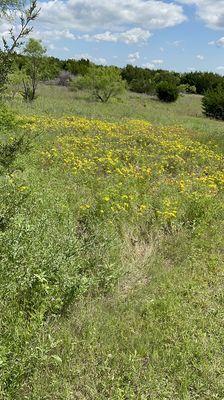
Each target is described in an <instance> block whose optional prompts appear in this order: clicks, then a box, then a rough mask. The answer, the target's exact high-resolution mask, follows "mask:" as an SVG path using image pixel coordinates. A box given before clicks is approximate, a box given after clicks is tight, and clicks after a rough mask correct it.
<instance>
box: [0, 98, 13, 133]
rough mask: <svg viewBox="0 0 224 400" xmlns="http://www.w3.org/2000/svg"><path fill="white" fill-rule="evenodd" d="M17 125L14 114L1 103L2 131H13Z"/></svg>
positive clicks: (0, 123)
mask: <svg viewBox="0 0 224 400" xmlns="http://www.w3.org/2000/svg"><path fill="white" fill-rule="evenodd" d="M15 125H16V120H15V116H14V114H13V113H12V112H11V111H10V110H9V109H8V108H7V107H6V106H5V105H4V104H3V103H1V102H0V131H2V130H5V129H12V128H14V127H15Z"/></svg>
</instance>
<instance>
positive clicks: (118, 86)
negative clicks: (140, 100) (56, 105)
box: [72, 67, 125, 103]
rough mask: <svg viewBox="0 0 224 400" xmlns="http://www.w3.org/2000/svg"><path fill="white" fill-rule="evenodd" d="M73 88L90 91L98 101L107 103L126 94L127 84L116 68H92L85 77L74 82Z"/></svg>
mask: <svg viewBox="0 0 224 400" xmlns="http://www.w3.org/2000/svg"><path fill="white" fill-rule="evenodd" d="M72 87H73V89H75V88H79V89H87V90H90V91H91V92H92V94H93V95H94V97H95V98H96V99H97V100H100V101H102V102H103V103H106V102H107V101H108V100H109V99H110V98H111V97H115V96H117V95H118V94H120V93H122V92H124V90H125V82H124V81H123V80H122V77H121V74H120V71H119V69H118V68H116V67H91V68H90V69H89V72H88V73H87V74H86V75H85V76H83V77H81V78H78V79H76V80H74V81H73V83H72Z"/></svg>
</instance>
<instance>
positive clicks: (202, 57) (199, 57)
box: [196, 54, 205, 61]
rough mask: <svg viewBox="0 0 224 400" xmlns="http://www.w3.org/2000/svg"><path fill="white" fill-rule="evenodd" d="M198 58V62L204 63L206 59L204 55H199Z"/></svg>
mask: <svg viewBox="0 0 224 400" xmlns="http://www.w3.org/2000/svg"><path fill="white" fill-rule="evenodd" d="M196 58H197V59H198V60H200V61H203V60H204V59H205V57H204V56H203V55H202V54H198V55H197V56H196Z"/></svg>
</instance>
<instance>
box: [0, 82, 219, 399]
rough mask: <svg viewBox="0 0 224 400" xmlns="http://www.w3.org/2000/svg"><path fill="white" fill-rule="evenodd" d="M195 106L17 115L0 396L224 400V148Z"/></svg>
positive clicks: (44, 95)
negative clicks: (20, 138) (19, 139)
mask: <svg viewBox="0 0 224 400" xmlns="http://www.w3.org/2000/svg"><path fill="white" fill-rule="evenodd" d="M200 100H201V98H200V96H196V95H185V96H182V97H180V98H179V100H178V102H177V103H175V104H169V105H167V104H163V103H160V102H159V101H157V100H156V99H154V98H151V97H147V96H144V95H137V94H133V93H127V94H126V95H125V96H123V97H120V98H119V99H116V100H111V101H110V102H108V103H107V104H100V103H96V102H93V101H91V99H89V97H88V96H87V95H86V94H85V92H78V93H76V94H74V93H72V92H70V91H68V90H67V89H65V88H58V87H49V86H48V87H47V86H42V87H41V91H40V96H39V97H38V99H37V100H36V101H35V102H34V103H31V104H30V103H26V104H25V103H24V102H23V101H22V100H21V99H20V98H19V99H15V100H14V101H13V102H12V103H11V107H12V109H13V111H14V112H16V113H17V116H16V120H15V123H14V124H15V125H14V126H13V127H11V129H10V131H7V132H5V138H6V139H7V140H9V143H11V144H12V145H11V147H10V146H8V147H7V149H10V150H9V151H8V150H7V151H8V152H6V151H5V152H4V154H3V152H1V157H2V158H1V160H3V158H4V157H5V158H4V163H3V162H2V165H3V166H2V171H3V169H4V174H2V178H1V188H0V194H1V208H2V209H1V211H2V213H3V216H4V219H3V220H1V225H0V227H1V230H0V240H1V245H0V249H1V250H0V256H1V279H0V288H1V290H0V292H1V297H0V307H1V315H2V320H1V324H2V325H1V341H2V343H1V347H0V349H1V350H0V363H1V364H0V365H1V367H2V377H1V386H0V398H1V399H2V400H3V399H4V400H17V399H18V400H21V399H29V400H39V399H41V400H74V399H77V400H106V399H110V400H126V399H128V400H131V399H133V400H136V399H139V400H148V399H152V400H158V399H164V400H165V399H169V400H174V399H175V400H182V399H184V400H188V399H189V400H196V399H203V400H206V399H207V400H211V399H220V400H221V399H223V393H224V381H223V373H224V371H223V365H224V363H223V343H224V341H223V340H224V337H223V305H224V304H223V261H224V252H223V229H224V218H223V217H224V163H223V161H224V158H223V157H224V156H223V151H224V136H223V123H222V122H217V121H212V120H209V119H206V118H205V117H203V115H202V113H201V105H200ZM21 135H22V137H23V141H22V144H20V143H19V144H18V137H21ZM16 143H17V144H16ZM2 146H3V145H2ZM16 146H17V147H16ZM17 148H18V149H19V151H18V154H17V156H16V157H14V153H16V151H17V150H15V149H17ZM13 152H14V153H13ZM12 198H13V204H12V202H10V201H9V199H10V200H11V199H12Z"/></svg>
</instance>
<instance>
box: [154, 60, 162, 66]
mask: <svg viewBox="0 0 224 400" xmlns="http://www.w3.org/2000/svg"><path fill="white" fill-rule="evenodd" d="M152 64H155V65H162V64H164V61H163V60H152Z"/></svg>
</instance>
